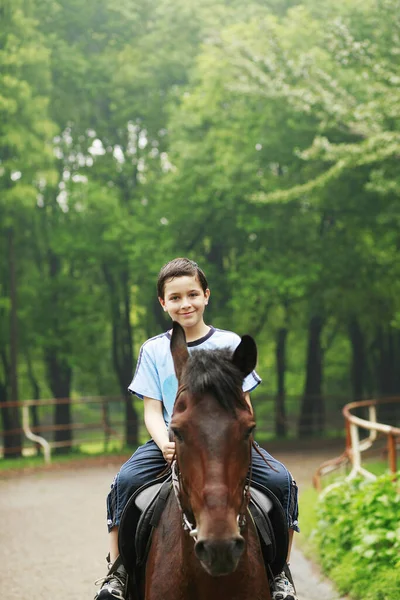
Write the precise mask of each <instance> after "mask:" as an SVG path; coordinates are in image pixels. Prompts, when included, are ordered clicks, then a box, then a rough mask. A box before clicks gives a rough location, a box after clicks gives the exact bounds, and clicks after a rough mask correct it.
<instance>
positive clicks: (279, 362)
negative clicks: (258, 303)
mask: <svg viewBox="0 0 400 600" xmlns="http://www.w3.org/2000/svg"><path fill="white" fill-rule="evenodd" d="M287 334H288V330H287V328H286V327H281V328H280V329H279V330H278V333H277V336H276V348H275V356H276V373H277V394H276V398H275V434H276V436H277V437H281V438H282V437H286V435H287V423H286V410H285V395H286V394H285V373H286V340H287Z"/></svg>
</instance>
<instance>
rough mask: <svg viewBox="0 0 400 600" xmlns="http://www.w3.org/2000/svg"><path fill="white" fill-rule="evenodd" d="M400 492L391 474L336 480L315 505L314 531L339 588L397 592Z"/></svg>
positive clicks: (373, 594) (380, 594)
mask: <svg viewBox="0 0 400 600" xmlns="http://www.w3.org/2000/svg"><path fill="white" fill-rule="evenodd" d="M399 514H400V494H399V491H398V489H397V486H396V484H395V483H393V481H392V477H391V476H390V475H384V476H380V477H379V478H378V479H377V480H376V481H374V482H373V483H371V482H366V481H365V480H355V481H350V482H341V483H336V484H334V485H333V486H330V487H329V488H328V489H327V491H326V492H325V493H323V494H322V495H321V497H320V499H319V501H318V502H317V504H316V507H315V517H316V524H315V529H314V531H313V533H312V537H313V540H314V541H313V544H314V545H315V546H316V547H317V551H318V554H319V556H320V559H321V563H322V566H323V568H324V570H325V571H326V572H327V574H329V576H330V577H331V578H332V579H333V580H334V581H335V582H336V583H337V585H338V587H339V590H340V591H341V592H342V593H351V594H352V597H354V598H359V599H360V600H389V599H391V598H394V597H397V596H398V594H399V591H400V577H399V566H400V520H399Z"/></svg>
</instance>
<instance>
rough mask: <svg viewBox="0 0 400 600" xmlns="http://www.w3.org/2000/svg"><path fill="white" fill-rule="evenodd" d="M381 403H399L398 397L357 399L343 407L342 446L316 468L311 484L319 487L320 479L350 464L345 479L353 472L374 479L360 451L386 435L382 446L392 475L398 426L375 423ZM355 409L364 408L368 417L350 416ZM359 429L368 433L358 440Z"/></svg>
mask: <svg viewBox="0 0 400 600" xmlns="http://www.w3.org/2000/svg"><path fill="white" fill-rule="evenodd" d="M384 404H400V398H398V397H396V398H384V399H380V400H360V401H359V402H351V403H350V404H346V405H345V406H344V408H343V411H342V413H343V416H344V418H345V427H346V448H345V450H344V452H343V454H341V455H340V456H338V457H337V458H334V459H331V460H327V461H325V462H324V463H322V465H321V466H320V467H319V468H318V470H317V472H316V473H315V475H314V480H313V481H314V486H315V487H316V489H317V490H321V487H322V486H321V478H322V477H323V476H325V475H327V474H329V473H332V472H333V471H335V470H337V469H339V468H345V467H346V465H348V464H351V470H350V473H349V474H348V475H347V479H353V478H354V477H356V476H357V475H362V476H363V477H365V478H367V479H370V480H374V479H376V476H375V475H374V474H373V473H371V472H370V471H368V470H367V469H365V468H364V467H363V466H362V453H363V452H366V451H367V450H369V449H371V448H372V446H373V445H374V443H375V442H376V441H377V440H378V439H382V438H385V437H386V438H387V440H386V448H387V456H388V467H389V471H390V472H391V473H392V474H393V477H394V478H395V476H396V472H397V445H398V443H399V441H400V428H399V427H393V426H391V425H386V424H384V423H379V422H378V420H377V406H381V405H384ZM358 408H367V409H368V420H367V419H362V418H360V417H357V416H356V415H353V414H352V413H351V411H352V410H355V409H358ZM360 429H363V430H366V431H368V436H367V437H366V438H364V439H362V440H361V439H360Z"/></svg>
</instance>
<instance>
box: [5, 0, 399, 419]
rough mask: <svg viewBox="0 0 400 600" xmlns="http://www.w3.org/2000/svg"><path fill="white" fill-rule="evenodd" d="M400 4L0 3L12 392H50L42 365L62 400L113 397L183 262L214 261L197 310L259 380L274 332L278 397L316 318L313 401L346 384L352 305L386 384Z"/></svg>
mask: <svg viewBox="0 0 400 600" xmlns="http://www.w3.org/2000/svg"><path fill="white" fill-rule="evenodd" d="M399 14H400V10H399V3H398V0H376V1H375V0H366V1H363V2H362V1H361V0H357V1H354V2H351V3H349V2H348V1H346V0H339V1H337V0H328V1H327V2H324V3H321V2H317V0H304V1H303V2H298V1H296V0H287V1H283V0H279V1H278V0H269V1H268V2H260V1H258V0H257V1H256V0H254V1H253V2H250V3H243V2H239V1H236V0H235V2H232V1H228V0H217V1H216V2H211V0H202V1H201V2H198V1H197V0H177V1H172V0H156V1H152V2H149V1H147V0H146V1H144V2H141V3H138V2H135V1H134V0H87V1H86V2H82V1H81V0H57V1H56V0H40V1H39V0H24V1H22V0H16V1H15V2H10V1H8V0H0V16H1V18H2V31H1V33H0V63H1V65H2V67H1V72H0V83H1V85H0V90H1V92H0V192H1V194H0V211H1V222H0V234H1V236H2V238H4V239H2V240H1V253H0V317H1V318H0V321H1V329H0V341H1V346H2V349H3V350H2V360H1V365H2V366H1V369H2V372H1V374H0V383H2V382H5V383H7V382H6V379H7V375H6V373H7V372H8V354H9V352H8V350H9V339H8V336H9V332H8V327H7V323H8V315H9V311H10V301H9V262H8V260H9V257H8V251H7V247H6V243H5V240H6V235H5V234H6V230H7V229H8V228H10V227H12V228H13V229H14V230H15V245H16V266H17V280H18V319H19V332H20V333H19V361H20V363H19V373H20V378H21V379H23V381H22V383H21V386H20V389H21V397H27V396H29V395H32V393H39V395H40V396H44V395H47V394H48V393H50V392H49V390H50V389H51V381H50V379H51V378H50V377H49V362H50V361H49V357H54V358H56V362H57V365H58V367H59V371H60V372H61V371H63V372H64V374H65V373H67V374H68V373H69V372H70V373H71V377H72V379H71V385H72V390H73V393H74V394H78V393H88V394H101V393H110V394H111V393H115V392H117V391H120V390H124V389H125V388H126V385H127V384H128V383H129V378H130V376H131V374H132V372H133V369H134V365H133V364H129V363H132V362H134V359H135V357H136V355H137V351H138V349H139V347H140V344H141V343H142V342H143V341H144V340H145V339H146V338H147V337H150V336H151V335H154V334H156V333H159V332H160V330H161V329H163V328H165V327H166V325H167V323H166V321H165V320H164V319H163V316H162V314H161V311H160V310H159V307H158V305H157V299H156V298H155V279H156V276H157V272H158V270H159V268H160V266H161V265H162V264H163V263H164V262H166V261H167V260H169V259H170V258H172V257H174V256H177V255H189V256H190V257H191V258H194V259H195V260H197V261H198V262H199V263H200V264H201V265H202V266H203V267H204V269H205V270H206V272H207V275H208V277H209V280H210V285H211V289H212V296H211V302H210V306H209V309H208V310H209V312H208V315H207V320H208V321H209V322H212V323H213V324H214V325H216V326H219V327H225V328H231V329H234V330H237V331H238V332H239V333H246V332H247V333H251V334H253V335H254V336H255V337H256V339H257V343H258V346H259V350H260V351H259V356H260V360H259V371H260V374H261V376H262V377H263V378H264V381H265V389H266V390H267V391H268V392H270V393H271V394H274V393H275V392H276V387H277V386H276V357H275V353H276V345H277V344H276V340H277V334H278V332H279V331H280V330H281V329H282V328H286V329H287V331H288V338H287V339H288V342H287V352H286V354H287V356H286V373H285V375H286V379H285V388H286V392H287V393H288V394H297V395H299V394H301V392H302V390H303V389H304V386H305V381H306V377H305V364H306V361H307V343H306V340H307V327H308V323H309V322H310V318H311V317H313V316H315V315H318V316H320V317H321V319H322V320H323V323H324V326H323V330H322V334H321V339H320V343H321V361H322V366H323V372H324V377H323V381H322V382H321V390H320V391H321V393H322V392H324V393H328V394H338V393H340V394H341V395H349V394H350V393H351V361H352V358H353V352H354V344H352V340H351V338H350V337H349V332H348V323H349V321H351V320H352V319H355V318H356V319H357V321H358V323H359V326H360V329H361V331H362V334H363V352H364V355H365V357H366V358H365V363H366V364H365V366H364V374H363V389H362V393H363V394H371V395H372V394H375V393H378V394H384V393H387V394H389V393H390V394H393V393H398V392H399V391H400V379H399V376H398V373H397V372H396V367H395V365H396V364H398V348H399V347H400V346H399V344H398V339H399V337H398V336H399V323H400V300H399V298H400V288H399V286H400V283H399V282H400V266H399V265H400V263H399V261H398V248H399V234H398V232H399V225H400V208H399V207H400V202H399V194H400V180H399V170H398V164H397V163H398V159H397V157H398V154H399V150H400V138H399V135H400V134H399V131H400V129H399V117H400V114H399V106H400V96H399V89H400V88H399V85H398V83H399V80H400V79H399V78H400V71H399V61H398V29H399ZM305 32H307V33H306V34H305ZM127 338H129V340H127ZM396 349H397V350H396ZM46 357H47V359H46ZM117 359H118V360H117ZM122 363H124V364H123V368H122ZM3 365H4V367H3ZM29 365H30V366H29ZM390 365H392V366H391V367H390ZM388 369H389V370H390V369H391V372H390V373H388V372H387V370H388ZM56 379H57V378H56ZM58 379H59V378H58ZM67 379H68V378H67ZM35 384H36V385H35ZM38 388H39V392H37V390H38ZM118 388H119V389H118ZM34 390H36V392H34ZM318 393H319V392H318ZM287 406H288V409H289V411H290V410H292V407H291V405H290V402H289V400H288V403H287ZM335 406H336V405H335ZM337 408H338V409H339V406H338V407H337Z"/></svg>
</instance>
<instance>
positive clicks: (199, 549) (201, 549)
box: [194, 540, 207, 561]
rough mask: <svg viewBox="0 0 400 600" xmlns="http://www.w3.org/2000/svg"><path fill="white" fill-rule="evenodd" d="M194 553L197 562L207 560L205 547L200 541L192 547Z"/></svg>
mask: <svg viewBox="0 0 400 600" xmlns="http://www.w3.org/2000/svg"><path fill="white" fill-rule="evenodd" d="M194 551H195V553H196V556H197V558H198V559H199V560H202V561H205V560H206V558H207V551H206V545H205V543H204V542H202V541H201V540H200V541H199V542H196V543H195V545H194Z"/></svg>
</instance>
